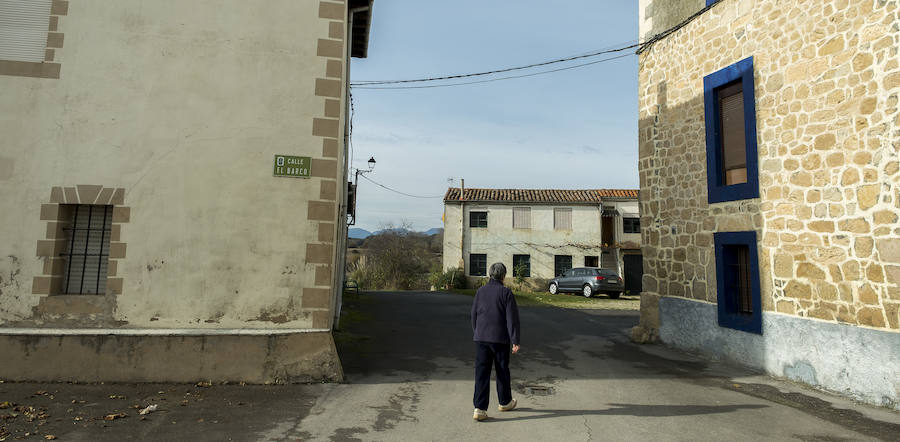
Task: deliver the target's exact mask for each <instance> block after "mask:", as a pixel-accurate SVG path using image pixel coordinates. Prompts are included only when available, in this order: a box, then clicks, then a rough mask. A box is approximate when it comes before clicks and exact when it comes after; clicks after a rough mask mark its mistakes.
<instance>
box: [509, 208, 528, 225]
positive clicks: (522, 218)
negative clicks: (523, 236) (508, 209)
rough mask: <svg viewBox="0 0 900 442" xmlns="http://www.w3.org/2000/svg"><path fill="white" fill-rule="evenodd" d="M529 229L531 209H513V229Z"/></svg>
mask: <svg viewBox="0 0 900 442" xmlns="http://www.w3.org/2000/svg"><path fill="white" fill-rule="evenodd" d="M530 228H531V207H513V229H530Z"/></svg>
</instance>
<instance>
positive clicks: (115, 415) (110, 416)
mask: <svg viewBox="0 0 900 442" xmlns="http://www.w3.org/2000/svg"><path fill="white" fill-rule="evenodd" d="M124 417H128V415H127V414H125V413H113V414H107V415H106V416H104V417H103V420H107V421H111V420H115V419H122V418H124Z"/></svg>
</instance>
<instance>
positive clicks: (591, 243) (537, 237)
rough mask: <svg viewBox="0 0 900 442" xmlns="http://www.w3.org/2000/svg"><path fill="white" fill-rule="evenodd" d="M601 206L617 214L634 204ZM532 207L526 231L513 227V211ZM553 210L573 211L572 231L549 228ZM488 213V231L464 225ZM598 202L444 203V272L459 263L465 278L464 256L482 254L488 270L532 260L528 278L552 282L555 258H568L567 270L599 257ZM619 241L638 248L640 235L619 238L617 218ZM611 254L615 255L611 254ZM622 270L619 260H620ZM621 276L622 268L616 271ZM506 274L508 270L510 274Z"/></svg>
mask: <svg viewBox="0 0 900 442" xmlns="http://www.w3.org/2000/svg"><path fill="white" fill-rule="evenodd" d="M603 206H608V207H615V208H616V209H617V210H618V212H619V213H620V214H624V213H628V214H635V215H636V214H637V213H638V203H637V201H610V202H604V203H603ZM514 207H530V208H531V228H530V229H514V228H513V227H512V225H513V224H512V218H513V208H514ZM554 208H570V209H572V229H571V230H555V229H554V226H553V210H554ZM473 211H475V212H478V211H482V212H487V213H488V227H487V228H471V227H469V213H470V212H473ZM601 213H602V207H601V205H600V204H593V205H565V204H559V205H548V204H530V205H529V204H496V203H494V204H491V203H476V202H465V203H464V204H460V203H458V202H445V205H444V257H443V260H444V268H445V269H450V268H455V267H459V266H460V262H461V261H462V262H463V263H464V268H465V269H466V273H467V274H469V273H470V271H469V254H471V253H484V254H486V255H487V262H488V266H490V264H491V263H494V262H502V263H504V264H506V266H507V268H509V269H512V263H513V255H530V256H531V277H533V278H552V277H554V276H556V275H554V256H555V255H569V256H572V266H573V267H581V266H584V265H585V262H584V257H585V256H597V257H598V258H599V257H600V256H601V253H602V235H601V223H602V220H601ZM614 229H615V231H616V235H617V236H616V238H617V241H618V242H623V241H632V242H634V243H635V244H640V234H627V235H625V234H623V233H622V217H621V216H619V217H616V218H615V222H614ZM611 253H616V251H612V252H611ZM619 264H620V266H621V259H619ZM618 270H619V272H620V273H621V268H620V269H618ZM510 271H511V270H510Z"/></svg>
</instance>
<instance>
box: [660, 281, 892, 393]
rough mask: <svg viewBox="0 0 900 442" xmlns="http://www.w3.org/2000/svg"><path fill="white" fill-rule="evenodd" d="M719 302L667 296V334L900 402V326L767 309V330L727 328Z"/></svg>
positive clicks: (677, 341)
mask: <svg viewBox="0 0 900 442" xmlns="http://www.w3.org/2000/svg"><path fill="white" fill-rule="evenodd" d="M716 318H717V310H716V305H715V304H708V303H705V302H698V301H694V300H689V299H684V298H674V297H663V298H660V300H659V320H660V327H659V338H660V340H661V341H662V342H664V343H666V344H668V345H671V346H673V347H677V348H681V349H685V350H691V351H696V352H699V353H703V354H706V355H709V356H713V357H716V358H720V359H725V360H728V361H731V362H736V363H739V364H742V365H746V366H750V367H754V368H759V369H762V370H765V371H766V372H767V373H768V374H770V375H773V376H778V377H784V378H788V379H792V380H795V381H799V382H803V383H806V384H809V385H812V386H814V387H817V388H821V389H825V390H829V391H832V392H836V393H839V394H842V395H846V396H850V397H852V398H854V399H857V400H860V401H863V402H867V403H870V404H875V405H881V406H885V407H890V408H895V409H900V375H898V373H900V333H895V332H889V331H880V330H873V329H868V328H863V327H855V326H850V325H844V324H836V323H831V322H825V321H818V320H813V319H805V318H798V317H794V316H788V315H783V314H779V313H769V312H766V313H763V334H762V335H756V334H752V333H745V332H742V331H737V330H733V329H730V328H724V327H719V325H718V323H717V320H716Z"/></svg>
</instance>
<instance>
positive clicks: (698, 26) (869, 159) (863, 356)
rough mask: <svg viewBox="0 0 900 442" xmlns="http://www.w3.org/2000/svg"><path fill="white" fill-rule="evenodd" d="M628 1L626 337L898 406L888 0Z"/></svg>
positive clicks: (894, 78) (898, 76)
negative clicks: (633, 111)
mask: <svg viewBox="0 0 900 442" xmlns="http://www.w3.org/2000/svg"><path fill="white" fill-rule="evenodd" d="M639 11H640V15H641V16H640V32H641V37H642V38H643V39H644V40H645V41H647V43H646V44H644V45H643V46H642V47H641V49H640V51H639V54H640V59H639V109H640V125H639V131H640V134H639V141H640V165H639V170H640V180H641V181H640V182H641V216H642V220H641V221H642V222H641V224H642V226H643V232H642V249H643V253H644V262H645V267H644V281H643V288H644V292H643V296H642V306H641V323H640V325H639V326H638V327H636V328H635V330H634V338H635V339H636V340H639V341H642V340H643V341H645V340H652V339H655V338H657V337H658V339H660V340H661V341H663V342H665V343H667V344H670V345H673V346H677V347H682V348H686V349H691V350H696V351H701V352H706V353H708V354H711V355H715V356H718V357H722V358H725V359H730V360H732V361H736V362H739V363H742V364H746V365H749V366H753V367H758V368H760V369H763V370H765V371H766V372H768V373H770V374H772V375H775V376H782V377H786V378H790V379H794V380H798V381H801V382H805V383H808V384H810V385H813V386H816V387H819V388H823V389H828V390H831V391H835V392H840V393H843V394H847V395H850V396H853V397H856V398H858V399H861V400H864V401H867V402H870V403H876V404H882V405H886V406H893V407H900V383H898V382H900V377H898V373H900V333H898V332H900V316H898V315H900V314H898V311H900V224H898V215H900V193H898V192H900V172H898V169H900V167H898V165H900V162H898V152H900V112H898V94H900V64H898V61H900V56H898V53H897V52H898V47H900V3H898V2H896V1H879V0H851V1H848V0H827V1H816V2H803V1H799V0H780V1H775V0H756V1H741V0H721V1H713V0H707V1H704V0H677V1H675V0H665V1H663V0H641V2H640V7H639Z"/></svg>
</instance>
